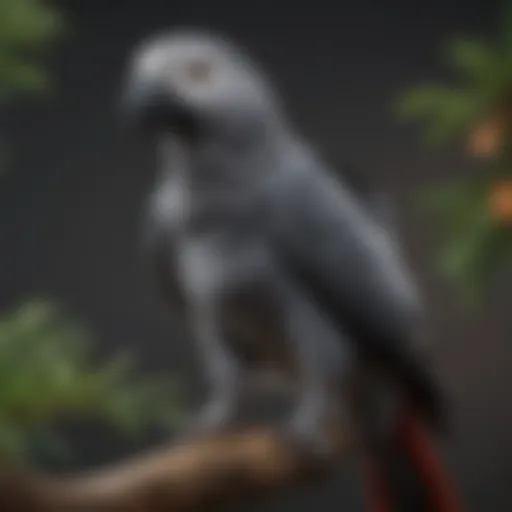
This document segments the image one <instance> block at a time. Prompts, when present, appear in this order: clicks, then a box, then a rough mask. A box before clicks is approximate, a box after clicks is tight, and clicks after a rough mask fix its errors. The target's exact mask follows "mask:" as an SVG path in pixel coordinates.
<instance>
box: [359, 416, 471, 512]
mask: <svg viewBox="0 0 512 512" xmlns="http://www.w3.org/2000/svg"><path fill="white" fill-rule="evenodd" d="M398 437H399V439H400V442H401V445H402V446H401V448H402V449H403V450H405V452H407V454H408V455H409V458H410V460H411V463H412V464H413V466H414V470H415V471H417V473H418V477H419V478H420V479H421V481H422V482H423V483H424V485H425V487H426V488H427V489H428V495H429V497H430V503H431V507H432V508H431V510H432V512H462V510H463V509H462V505H461V502H460V499H459V497H458V495H457V492H456V491H455V489H454V486H453V484H452V483H451V481H450V478H449V476H448V474H447V471H446V468H445V465H444V463H443V461H442V460H441V457H440V455H439V454H438V453H437V450H436V448H435V446H434V443H433V442H432V439H431V437H430V435H429V432H428V430H427V429H426V428H425V426H424V425H423V423H422V422H421V420H420V419H419V418H417V417H415V416H414V415H411V414H404V416H403V418H402V421H401V423H400V425H399V432H398ZM366 481H367V486H368V489H367V490H368V498H369V500H370V503H369V508H370V510H371V511H372V512H392V511H393V502H392V497H391V495H390V492H389V489H387V486H386V482H385V479H384V478H383V474H382V473H381V471H380V470H379V467H378V466H377V465H375V463H374V462H373V461H370V462H369V463H368V464H367V472H366Z"/></svg>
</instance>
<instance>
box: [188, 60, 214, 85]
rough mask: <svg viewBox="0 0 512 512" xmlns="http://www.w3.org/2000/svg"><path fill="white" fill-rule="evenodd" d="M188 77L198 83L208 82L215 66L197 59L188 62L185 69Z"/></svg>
mask: <svg viewBox="0 0 512 512" xmlns="http://www.w3.org/2000/svg"><path fill="white" fill-rule="evenodd" d="M184 71H185V73H186V75H187V77H188V78H189V79H190V80H192V81H194V82H197V83H204V82H207V81H208V80H209V79H210V78H211V75H212V71H213V66H212V64H211V62H210V61H208V60H206V59H195V60H191V61H189V62H187V63H186V64H185V69H184Z"/></svg>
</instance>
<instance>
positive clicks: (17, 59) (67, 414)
mask: <svg viewBox="0 0 512 512" xmlns="http://www.w3.org/2000/svg"><path fill="white" fill-rule="evenodd" d="M61 24H62V21H61V19H60V16H59V15H58V13H57V12H56V11H55V10H54V9H51V8H50V7H48V6H47V5H46V4H44V3H43V2H42V1H41V0H0V100H2V101H3V102H4V103H5V102H7V101H10V100H12V99H13V98H15V97H17V96H18V95H19V94H21V93H24V94H28V93H30V94H34V93H36V92H37V91H40V90H41V89H42V88H44V87H45V86H46V85H47V84H48V77H47V74H46V71H45V68H44V66H43V65H42V63H41V60H40V57H41V55H42V54H43V51H44V50H45V49H46V47H47V45H48V43H49V42H51V41H52V40H53V39H54V37H55V36H56V35H57V34H58V33H59V31H60V29H61ZM2 149H3V148H2ZM0 163H1V164H3V163H4V162H3V161H2V162H0ZM90 346H91V344H90V341H89V340H88V339H87V337H86V336H85V333H84V332H83V330H82V329H80V328H78V327H77V326H76V325H75V324H74V323H72V322H70V321H69V320H68V319H67V318H65V316H64V315H62V314H61V312H60V311H58V310H57V309H56V308H55V307H53V306H51V305H50V303H49V302H45V301H41V300H32V301H28V302H27V303H26V304H24V305H22V306H21V307H20V308H18V309H17V310H15V311H12V312H11V313H7V314H5V315H4V316H3V317H0V462H2V461H3V460H4V459H9V460H11V461H12V460H25V459H26V458H27V457H29V456H30V455H31V454H32V449H33V448H34V446H35V444H37V445H39V446H41V445H43V446H44V448H46V449H47V450H48V449H50V450H51V451H52V452H55V450H56V449H57V451H60V450H61V448H62V440H61V439H60V437H58V436H56V435H55V426H56V425H57V424H58V423H59V422H61V421H62V420H69V419H72V418H82V417H83V416H85V415H87V416H88V417H91V418H93V419H94V418H95V419H97V420H101V421H106V422H109V423H112V424H113V425H115V426H116V427H119V428H121V429H123V430H124V431H125V432H127V433H137V432H139V431H140V430H141V429H142V428H144V427H146V426H149V425H154V426H163V427H166V428H167V427H170V426H174V425H175V424H176V422H177V421H179V419H180V416H179V415H178V409H177V400H176V398H177V397H176V396H175V392H174V391H173V388H172V387H171V386H170V385H169V383H167V382H159V381H156V380H141V379H140V378H137V375H136V373H135V372H134V365H133V364H132V359H130V358H127V357H124V356H123V357H117V358H115V359H114V360H112V361H111V362H109V363H107V364H104V365H100V364H98V363H94V361H93V359H92V357H91V351H90Z"/></svg>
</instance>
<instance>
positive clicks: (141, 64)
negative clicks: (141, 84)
mask: <svg viewBox="0 0 512 512" xmlns="http://www.w3.org/2000/svg"><path fill="white" fill-rule="evenodd" d="M166 60H167V49H166V48H165V47H164V46H156V47H150V48H147V49H144V50H143V51H142V52H140V53H139V55H138V56H137V57H136V59H135V72H136V73H137V74H139V76H143V77H144V78H153V77H158V76H161V74H162V71H163V70H165V68H166Z"/></svg>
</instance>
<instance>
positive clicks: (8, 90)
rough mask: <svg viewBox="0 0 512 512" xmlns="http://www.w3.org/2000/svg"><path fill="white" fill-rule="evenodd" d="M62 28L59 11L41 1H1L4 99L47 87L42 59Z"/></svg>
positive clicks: (0, 62) (1, 92)
mask: <svg viewBox="0 0 512 512" xmlns="http://www.w3.org/2000/svg"><path fill="white" fill-rule="evenodd" d="M61 27H62V20H61V18H60V16H59V15H58V13H57V11H56V10H54V9H52V8H50V7H49V6H48V5H46V4H44V3H43V2H41V1H40V0H0V86H1V89H0V99H2V100H6V99H9V98H11V97H12V96H14V95H17V94H19V93H24V92H31V93H34V92H36V91H40V90H41V89H42V88H44V87H45V86H46V85H47V83H48V76H47V73H46V70H45V68H44V65H43V63H42V62H41V57H42V56H43V55H44V51H45V50H46V48H47V46H48V44H49V43H50V42H52V40H53V39H54V38H55V37H56V36H57V35H58V34H59V33H60V31H61Z"/></svg>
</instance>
